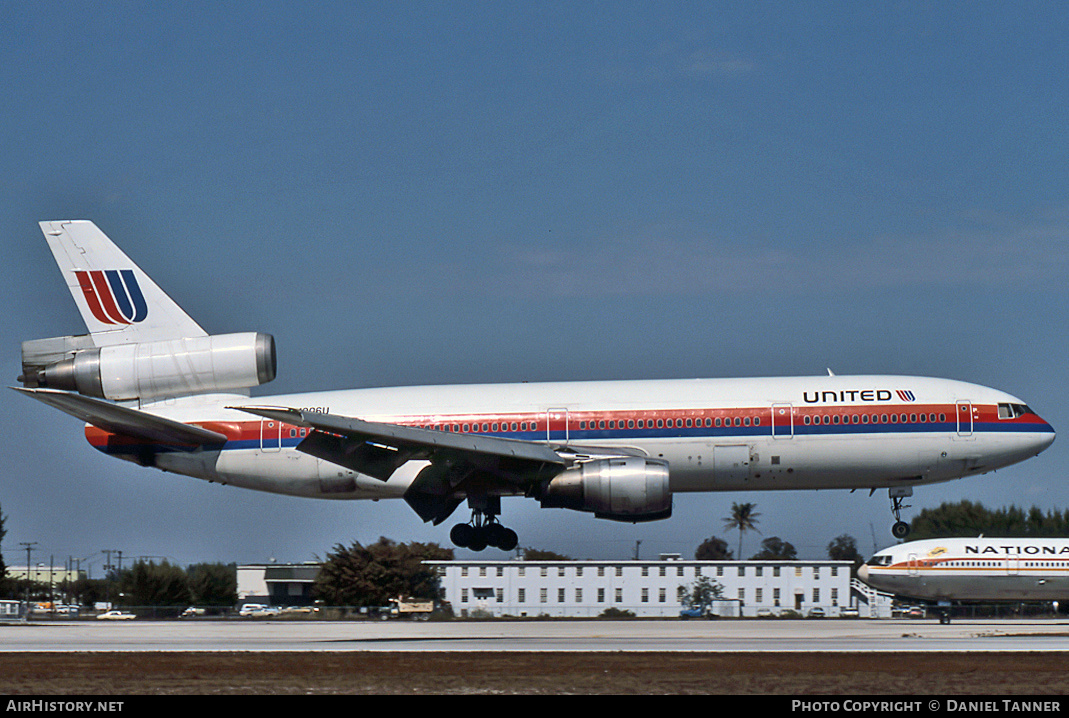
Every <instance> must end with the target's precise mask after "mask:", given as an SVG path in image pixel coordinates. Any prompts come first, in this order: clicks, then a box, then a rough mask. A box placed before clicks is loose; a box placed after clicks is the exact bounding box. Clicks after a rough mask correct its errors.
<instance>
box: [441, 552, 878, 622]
mask: <svg viewBox="0 0 1069 718" xmlns="http://www.w3.org/2000/svg"><path fill="white" fill-rule="evenodd" d="M426 563H427V564H428V565H432V566H434V567H435V568H436V569H437V570H438V572H439V576H440V577H441V588H442V596H441V598H442V600H445V601H448V602H449V603H450V604H452V607H453V611H454V613H455V614H456V615H458V616H473V615H491V616H518V617H519V616H527V617H531V616H551V617H574V618H592V617H595V616H598V615H600V614H601V613H602V612H604V611H605V610H606V609H609V608H613V609H617V610H620V611H630V612H631V613H633V614H635V615H636V616H639V617H678V616H679V613H680V610H681V609H683V608H684V604H683V602H682V601H681V596H682V595H683V594H685V593H686V592H687V591H689V590H690V588H691V587H692V586H693V584H694V582H695V581H696V580H698V579H699V578H701V577H703V576H705V577H708V578H709V579H710V580H712V581H713V582H715V583H716V584H719V586H720V587H721V590H722V592H721V596H722V599H723V600H721V601H718V602H717V603H716V604H715V605H714V607H713V609H714V611H715V612H716V613H717V614H718V615H721V616H736V617H744V616H757V615H767V613H771V614H773V615H778V614H782V613H784V612H788V611H794V612H796V613H799V614H802V615H808V614H809V613H810V611H812V610H813V609H818V608H819V609H820V610H821V611H823V612H824V615H826V616H830V617H833V616H838V615H840V612H841V611H842V610H843V609H844V608H850V609H857V611H858V614H859V615H861V616H864V617H868V616H869V615H873V616H875V615H876V614H875V613H871V614H870V610H869V609H870V606H869V601H868V598H867V597H866V595H865V594H864V593H863V592H862V591H861V590H859V588H858V587H857V586H852V582H851V578H850V562H848V561H693V560H689V561H688V560H681V559H669V560H657V561H427V562H426Z"/></svg>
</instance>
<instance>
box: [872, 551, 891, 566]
mask: <svg viewBox="0 0 1069 718" xmlns="http://www.w3.org/2000/svg"><path fill="white" fill-rule="evenodd" d="M890 565H891V554H889V553H885V554H877V555H875V556H873V557H872V558H870V559H869V566H890Z"/></svg>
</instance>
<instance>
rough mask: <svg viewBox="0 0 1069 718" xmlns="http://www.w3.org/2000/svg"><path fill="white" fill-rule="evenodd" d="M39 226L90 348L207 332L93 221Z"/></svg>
mask: <svg viewBox="0 0 1069 718" xmlns="http://www.w3.org/2000/svg"><path fill="white" fill-rule="evenodd" d="M40 224H41V231H42V232H44V235H45V239H46V240H48V246H49V248H50V249H51V250H52V254H53V256H54V257H55V258H56V263H57V264H58V265H59V269H60V272H62V274H63V281H64V282H66V284H67V288H68V289H70V292H71V295H72V296H73V297H74V302H75V304H77V305H78V311H79V312H81V314H82V319H83V320H84V321H85V325H86V327H87V328H88V329H89V333H90V335H91V336H92V340H93V344H94V345H95V346H98V347H102V346H111V345H115V344H136V343H142V342H153V341H160V340H166V339H184V338H189V337H203V336H207V332H205V331H204V330H203V329H201V327H200V325H198V324H197V323H196V322H195V321H193V319H192V318H191V317H190V316H189V315H188V314H186V313H185V312H184V311H183V310H182V308H181V307H179V306H178V305H177V304H176V303H175V302H174V300H173V299H171V298H170V297H169V296H167V294H165V293H164V292H163V290H161V289H160V288H159V287H158V286H156V283H155V282H153V281H152V279H150V278H149V276H148V275H147V274H145V273H144V272H143V271H142V270H141V268H140V267H138V266H137V265H136V264H134V263H133V262H132V261H130V258H129V257H127V256H126V254H124V253H123V251H122V250H121V249H119V248H118V247H117V246H115V244H114V243H113V242H112V241H111V240H110V239H108V237H107V236H106V235H105V234H104V233H103V232H101V231H100V229H98V228H97V226H96V225H95V224H93V223H92V222H90V221H88V220H59V221H50V222H41V223H40Z"/></svg>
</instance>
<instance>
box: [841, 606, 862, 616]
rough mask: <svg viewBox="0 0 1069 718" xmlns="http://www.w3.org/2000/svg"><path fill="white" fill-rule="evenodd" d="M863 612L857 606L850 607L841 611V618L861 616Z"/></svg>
mask: <svg viewBox="0 0 1069 718" xmlns="http://www.w3.org/2000/svg"><path fill="white" fill-rule="evenodd" d="M860 617H861V612H860V611H858V610H857V609H856V608H853V607H849V608H844V609H842V610H841V611H839V618H860Z"/></svg>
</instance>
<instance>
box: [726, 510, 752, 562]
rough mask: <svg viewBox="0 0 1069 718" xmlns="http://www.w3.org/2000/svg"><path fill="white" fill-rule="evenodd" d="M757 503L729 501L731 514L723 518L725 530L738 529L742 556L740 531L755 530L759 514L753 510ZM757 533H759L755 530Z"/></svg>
mask: <svg viewBox="0 0 1069 718" xmlns="http://www.w3.org/2000/svg"><path fill="white" fill-rule="evenodd" d="M755 508H757V504H737V503H735V502H734V501H732V502H731V516H729V517H728V518H726V519H724V529H725V530H727V531H734V530H735V529H738V530H739V553H738V556H740V557H741V556H742V533H743V532H744V531H757V517H758V516H760V515H761V514H759V513H757V512H756V511H754V509H755ZM757 533H761V532H760V531H757Z"/></svg>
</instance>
